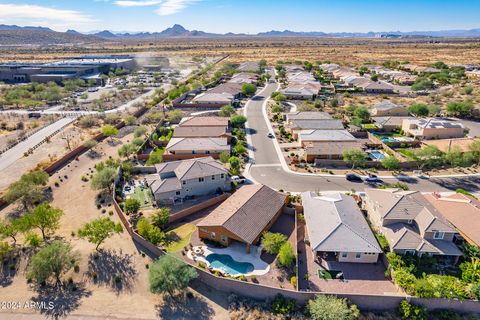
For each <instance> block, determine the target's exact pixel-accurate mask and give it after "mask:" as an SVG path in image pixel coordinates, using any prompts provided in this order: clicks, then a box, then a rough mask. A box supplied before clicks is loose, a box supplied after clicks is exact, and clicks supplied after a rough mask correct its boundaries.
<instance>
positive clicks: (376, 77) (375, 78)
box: [370, 73, 378, 81]
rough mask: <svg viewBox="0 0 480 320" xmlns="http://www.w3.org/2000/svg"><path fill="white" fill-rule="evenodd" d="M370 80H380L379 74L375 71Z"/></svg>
mask: <svg viewBox="0 0 480 320" xmlns="http://www.w3.org/2000/svg"><path fill="white" fill-rule="evenodd" d="M370 80H372V81H378V75H377V74H375V73H374V74H372V75H371V76H370Z"/></svg>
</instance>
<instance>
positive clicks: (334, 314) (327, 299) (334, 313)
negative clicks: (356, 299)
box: [307, 295, 360, 320]
mask: <svg viewBox="0 0 480 320" xmlns="http://www.w3.org/2000/svg"><path fill="white" fill-rule="evenodd" d="M307 311H308V314H309V315H310V317H311V318H312V319H313V320H354V319H357V318H358V316H359V315H360V311H359V310H358V308H357V306H356V305H354V304H352V305H349V304H348V302H347V300H346V299H341V298H336V297H334V296H327V295H317V296H316V297H315V299H313V300H309V301H308V304H307Z"/></svg>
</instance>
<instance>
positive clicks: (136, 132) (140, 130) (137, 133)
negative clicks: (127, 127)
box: [133, 126, 148, 138]
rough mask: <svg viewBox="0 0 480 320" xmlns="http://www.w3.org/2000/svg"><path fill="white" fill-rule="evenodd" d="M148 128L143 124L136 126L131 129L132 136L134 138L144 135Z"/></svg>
mask: <svg viewBox="0 0 480 320" xmlns="http://www.w3.org/2000/svg"><path fill="white" fill-rule="evenodd" d="M147 131H148V129H147V128H145V127H144V126H140V127H136V128H135V130H134V131H133V136H134V137H135V138H140V137H142V136H144V135H145V134H146V133H147Z"/></svg>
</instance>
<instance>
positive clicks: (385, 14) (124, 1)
mask: <svg viewBox="0 0 480 320" xmlns="http://www.w3.org/2000/svg"><path fill="white" fill-rule="evenodd" d="M479 12H480V1H476V0H456V1H453V0H452V1H446V0H436V1H434V0H417V1H414V0H404V1H401V0H397V1H388V0H383V1H380V0H364V1H355V0H340V1H335V0H329V1H325V0H316V1H315V0H297V1H291V0H290V1H288V0H276V1H272V0H243V1H239V0H62V1H58V0H35V1H34V0H30V1H28V0H27V1H22V0H19V1H18V0H17V1H13V0H6V1H5V0H0V24H18V25H41V26H47V27H51V28H52V29H54V30H58V31H65V30H67V29H76V30H78V31H84V32H85V31H91V30H104V29H108V30H114V31H161V30H163V29H165V28H166V27H169V26H171V25H173V24H175V23H178V24H181V25H183V26H184V27H185V28H187V29H190V30H192V29H196V30H202V31H207V32H218V33H226V32H237V33H239V32H243V33H257V32H261V31H269V30H273V29H275V30H284V29H289V30H293V31H324V32H343V31H346V32H367V31H397V30H399V31H417V30H445V29H472V28H480V17H479V15H478V13H479Z"/></svg>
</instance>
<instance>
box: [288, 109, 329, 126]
mask: <svg viewBox="0 0 480 320" xmlns="http://www.w3.org/2000/svg"><path fill="white" fill-rule="evenodd" d="M326 119H332V116H331V115H330V114H328V113H327V112H320V111H297V112H290V113H287V114H286V116H285V120H286V122H287V124H288V123H290V121H293V120H326Z"/></svg>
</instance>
